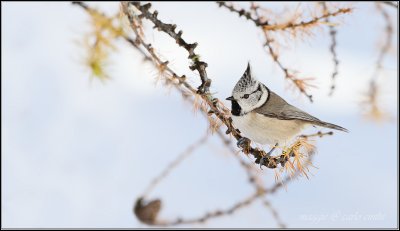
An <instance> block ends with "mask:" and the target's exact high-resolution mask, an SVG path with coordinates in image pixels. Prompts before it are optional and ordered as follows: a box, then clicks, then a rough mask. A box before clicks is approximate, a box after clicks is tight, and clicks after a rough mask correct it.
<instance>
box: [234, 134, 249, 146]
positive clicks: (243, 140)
mask: <svg viewBox="0 0 400 231" xmlns="http://www.w3.org/2000/svg"><path fill="white" fill-rule="evenodd" d="M249 145H250V140H249V139H248V138H246V137H242V138H240V139H239V140H238V142H237V146H238V147H239V148H247V147H249Z"/></svg>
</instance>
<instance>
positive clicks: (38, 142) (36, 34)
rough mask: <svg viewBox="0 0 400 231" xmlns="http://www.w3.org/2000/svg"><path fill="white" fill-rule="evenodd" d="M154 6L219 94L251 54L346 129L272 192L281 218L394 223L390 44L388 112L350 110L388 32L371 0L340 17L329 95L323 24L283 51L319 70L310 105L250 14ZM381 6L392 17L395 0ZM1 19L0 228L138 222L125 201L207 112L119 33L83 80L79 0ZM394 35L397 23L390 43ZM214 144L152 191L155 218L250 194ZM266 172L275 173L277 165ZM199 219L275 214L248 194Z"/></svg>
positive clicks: (268, 79)
mask: <svg viewBox="0 0 400 231" xmlns="http://www.w3.org/2000/svg"><path fill="white" fill-rule="evenodd" d="M279 4H280V3H279ZM91 5H92V6H98V8H99V9H101V10H104V11H106V12H108V13H110V14H112V13H114V12H116V11H117V10H118V8H119V5H118V3H92V4H91ZM153 5H154V8H155V9H157V10H158V11H159V17H160V18H161V19H164V20H165V21H166V22H170V23H172V22H173V23H176V24H177V25H178V28H179V29H182V30H183V31H184V36H185V37H186V38H187V40H188V41H190V42H193V41H197V42H198V43H199V44H200V45H199V47H198V48H197V49H198V53H199V54H201V56H202V59H204V60H205V61H206V62H207V63H208V64H209V67H208V74H209V76H210V77H211V78H212V79H213V87H212V91H213V92H216V96H217V97H219V98H222V99H224V98H226V97H227V96H229V95H230V92H231V89H232V87H233V86H234V84H235V82H236V81H237V79H238V78H239V77H240V76H241V74H242V73H243V71H244V69H245V67H246V64H247V61H248V60H250V61H251V63H252V66H253V71H254V73H255V75H256V77H257V78H258V79H260V80H261V81H262V82H264V83H265V84H266V85H267V86H269V87H270V88H271V89H272V90H274V91H275V92H276V93H278V94H280V95H281V96H282V97H284V98H286V99H287V100H288V101H289V102H290V103H292V104H294V105H296V106H299V107H300V108H303V109H304V110H305V111H308V112H310V113H311V114H313V115H315V116H317V117H319V118H321V119H323V120H326V121H330V122H332V123H336V124H339V125H341V126H343V127H346V128H348V129H349V130H350V131H351V132H350V133H348V134H345V133H340V132H335V135H334V136H329V137H325V138H323V139H318V140H317V147H318V154H317V155H316V157H315V159H314V165H315V166H317V167H318V169H314V170H313V174H314V175H313V176H312V177H311V178H310V179H309V180H307V179H305V178H300V179H299V180H296V181H294V182H292V183H290V184H289V185H288V186H287V189H286V190H285V189H283V190H281V191H279V192H277V193H276V194H274V195H271V196H268V197H267V198H268V199H269V200H270V201H271V202H272V204H273V206H275V207H276V208H277V210H278V211H279V213H280V215H281V218H282V220H283V221H284V222H285V223H286V224H287V225H288V227H292V228H294V227H388V228H389V227H396V226H397V225H398V223H397V219H398V209H397V204H398V197H397V195H398V183H397V180H398V177H397V173H398V168H397V167H398V166H397V164H396V163H397V161H398V154H397V147H398V146H397V142H396V140H397V132H398V131H397V125H398V124H397V120H398V114H397V110H398V101H397V97H396V95H397V91H398V88H397V85H398V78H397V77H396V76H397V71H398V69H397V64H396V63H397V61H398V60H397V58H396V57H398V56H396V52H395V50H393V51H392V53H391V54H390V55H389V57H388V58H387V59H386V61H385V63H384V67H385V72H384V73H385V76H383V77H382V78H381V79H383V80H384V81H382V82H381V86H382V93H383V94H382V101H381V103H382V105H383V106H384V107H385V108H386V110H388V111H389V112H390V113H391V115H392V117H393V118H392V121H391V122H386V123H374V122H369V121H366V120H364V119H363V118H362V117H361V116H360V111H359V101H360V100H361V97H360V95H361V94H362V92H364V91H366V90H367V87H368V81H369V78H370V76H371V75H372V72H373V70H374V63H375V61H376V58H377V53H378V41H379V40H380V39H379V36H382V34H383V29H384V21H383V19H382V17H381V15H380V14H379V13H377V12H376V10H375V9H374V5H373V4H372V3H360V4H358V5H356V9H355V11H354V14H352V15H349V16H345V18H344V20H342V22H343V23H342V24H341V25H340V27H339V33H338V44H339V45H338V48H337V53H338V56H339V59H340V61H341V62H340V70H339V72H340V74H339V76H338V79H337V91H336V92H335V94H334V97H328V96H327V95H328V92H329V84H330V74H331V70H332V61H331V56H330V53H329V41H330V38H329V36H328V35H327V33H326V31H325V32H324V31H323V30H321V31H317V32H316V35H315V36H314V37H312V38H307V39H305V42H296V43H295V44H293V47H291V48H292V49H293V51H292V52H286V54H288V55H286V56H285V57H284V58H285V60H284V62H285V63H286V65H287V66H289V67H293V68H295V69H297V70H301V72H302V74H304V75H305V76H307V75H308V76H315V77H316V78H317V83H318V88H316V89H312V94H313V95H314V99H315V103H313V104H310V103H309V102H308V101H307V100H306V99H304V98H301V97H298V96H297V95H296V94H293V93H292V92H291V91H288V90H287V84H286V82H284V80H283V77H282V73H281V71H280V70H279V69H278V68H277V67H276V65H275V64H274V63H272V62H271V61H270V57H268V55H267V54H266V52H265V51H264V50H263V49H262V47H261V42H262V41H263V38H262V35H261V34H260V32H259V31H258V30H257V28H255V27H254V25H253V24H252V23H251V22H248V21H246V20H245V19H243V18H238V17H237V15H234V14H232V13H230V12H228V11H227V10H225V9H220V8H218V6H217V5H216V4H215V3H178V2H174V3H160V2H157V3H154V4H153ZM265 5H266V6H268V7H271V8H274V7H278V6H277V3H274V4H273V3H272V4H270V5H269V3H265ZM387 11H389V12H390V13H391V16H392V19H393V20H394V21H395V20H396V19H397V12H396V10H395V9H392V8H387ZM1 21H2V28H1V32H2V44H1V47H2V51H1V55H2V61H1V66H2V70H1V76H2V78H1V81H2V85H1V86H2V88H1V92H2V93H1V96H2V99H1V109H2V121H1V125H2V128H1V129H2V130H1V132H2V140H1V141H2V150H1V153H2V154H1V160H2V161H1V173H2V178H1V186H2V187H1V189H2V194H1V216H2V227H3V228H17V227H19V228H27V227H35V228H38V227H42V228H50V227H62V228H70V227H86V228H96V227H97V228H99V227H107V228H132V227H146V226H144V225H142V224H140V223H139V222H138V221H137V220H136V218H135V217H134V215H133V213H132V204H133V203H134V201H135V199H136V198H137V197H138V196H140V195H141V193H142V192H143V190H144V189H145V188H146V186H147V184H148V183H149V181H150V180H151V179H152V178H153V177H154V176H156V175H158V174H159V172H160V171H161V170H162V169H163V168H164V167H165V166H166V165H167V164H168V163H169V162H171V161H172V160H173V159H174V158H175V157H176V156H177V155H178V154H179V153H180V152H182V151H183V150H184V149H185V148H186V146H187V145H189V144H191V143H193V142H195V141H196V140H197V139H199V138H200V137H201V136H203V134H204V133H205V132H206V127H207V124H206V121H205V120H204V119H203V117H202V116H201V115H200V114H199V115H197V116H194V115H193V112H192V109H191V106H189V105H187V104H186V103H184V102H183V101H182V99H181V98H180V96H179V95H178V94H176V93H175V92H174V91H170V92H169V91H168V90H166V89H165V88H164V87H163V86H161V85H155V84H154V78H153V76H154V71H152V70H151V68H150V66H149V65H143V63H142V62H141V57H140V54H139V53H137V52H136V51H135V50H133V49H131V48H129V46H126V45H125V43H124V42H123V41H121V42H120V43H119V44H120V45H119V46H118V51H117V52H116V53H115V54H113V56H112V60H111V62H112V64H111V65H110V73H111V77H112V79H111V80H110V81H108V82H106V83H101V82H100V81H97V80H94V81H90V80H89V73H88V72H87V70H86V69H85V67H83V65H82V61H81V58H82V52H83V50H82V49H81V48H80V47H78V46H77V45H76V43H75V42H74V41H76V40H79V39H81V38H82V36H81V34H82V33H86V32H87V31H88V29H89V24H88V23H87V22H88V16H87V14H86V13H85V12H84V11H83V10H82V9H81V8H79V7H76V6H72V5H71V4H70V3H28V2H19V3H13V2H6V3H2V7H1ZM395 26H396V28H397V23H395ZM149 39H150V40H151V41H152V42H153V43H154V45H155V46H156V47H157V46H158V47H160V51H161V52H162V53H163V54H164V55H165V56H166V57H174V58H173V60H172V64H173V66H175V67H176V68H177V70H178V73H179V72H180V73H182V72H185V73H188V74H189V75H188V79H189V80H190V81H192V82H193V83H195V84H196V85H197V83H198V78H197V76H196V74H195V73H194V72H190V71H188V68H187V66H188V62H189V61H188V60H187V59H186V58H185V56H186V54H185V53H184V52H183V51H181V49H177V48H176V45H175V44H174V42H173V41H171V39H169V38H168V37H166V36H160V35H159V33H155V35H154V36H153V37H151V36H150V37H149ZM381 40H383V38H382V39H381ZM397 40H398V36H397V31H395V35H394V40H393V43H394V44H395V43H396V41H397ZM283 53H285V52H283ZM175 57H176V58H175ZM314 131H315V130H314ZM324 131H327V130H324ZM220 149H221V143H220V142H219V139H218V138H214V139H212V140H211V142H210V144H209V145H206V146H204V147H203V148H201V149H199V150H198V151H196V152H195V153H194V155H193V156H191V157H189V158H188V159H187V160H186V161H185V162H184V163H183V164H182V165H181V166H179V167H178V168H177V169H176V171H175V172H173V173H172V174H171V176H170V177H169V178H168V179H166V180H165V181H164V182H162V183H161V184H160V185H159V187H158V188H157V189H156V190H155V191H154V193H153V194H152V196H154V197H161V198H162V199H163V202H164V209H163V210H162V211H161V214H160V216H161V217H164V218H174V217H176V216H185V217H194V216H196V215H200V214H203V213H204V211H211V210H213V209H215V208H226V207H229V206H230V205H231V204H232V203H234V202H235V201H237V200H239V199H241V198H244V197H246V196H247V195H249V194H250V193H251V192H252V190H253V189H252V188H251V187H250V186H249V185H248V183H247V181H246V175H245V174H244V173H243V170H242V169H241V168H240V167H239V166H238V163H237V161H236V160H234V159H233V158H231V157H230V156H229V155H228V154H226V153H222V152H220V151H218V150H220ZM216 150H217V151H216ZM263 174H264V175H263V177H265V179H266V181H268V182H271V181H273V172H272V171H270V170H264V173H263ZM204 226H205V227H276V222H275V221H274V219H273V218H272V216H271V214H270V212H268V211H267V210H266V209H265V208H264V207H263V206H262V205H261V203H258V202H257V203H255V204H253V205H252V206H250V207H249V208H247V209H243V210H240V211H238V212H237V213H235V214H234V215H233V216H228V217H224V218H220V219H215V220H210V221H209V222H208V223H206V224H205V225H199V226H196V227H204Z"/></svg>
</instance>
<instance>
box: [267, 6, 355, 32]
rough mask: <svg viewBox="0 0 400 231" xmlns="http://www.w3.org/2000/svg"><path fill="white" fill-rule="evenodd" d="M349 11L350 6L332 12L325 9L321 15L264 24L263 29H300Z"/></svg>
mask: <svg viewBox="0 0 400 231" xmlns="http://www.w3.org/2000/svg"><path fill="white" fill-rule="evenodd" d="M350 12H351V9H350V8H339V9H337V10H336V11H334V12H328V11H325V12H324V14H322V15H321V16H318V17H314V18H312V19H310V20H308V21H301V22H299V23H292V22H288V23H284V24H274V25H265V26H263V29H264V30H271V31H277V30H295V29H299V28H300V29H301V28H305V27H310V26H313V25H317V24H319V23H321V21H322V19H328V18H330V17H335V16H338V15H340V14H346V13H350Z"/></svg>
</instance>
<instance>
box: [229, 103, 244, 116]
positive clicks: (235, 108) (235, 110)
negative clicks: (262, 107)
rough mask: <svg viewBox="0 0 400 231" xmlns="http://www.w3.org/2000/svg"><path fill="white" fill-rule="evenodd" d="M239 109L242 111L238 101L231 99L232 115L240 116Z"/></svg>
mask: <svg viewBox="0 0 400 231" xmlns="http://www.w3.org/2000/svg"><path fill="white" fill-rule="evenodd" d="M241 111H242V108H241V107H240V105H239V104H238V102H236V100H232V109H231V112H232V115H234V116H240V112H241Z"/></svg>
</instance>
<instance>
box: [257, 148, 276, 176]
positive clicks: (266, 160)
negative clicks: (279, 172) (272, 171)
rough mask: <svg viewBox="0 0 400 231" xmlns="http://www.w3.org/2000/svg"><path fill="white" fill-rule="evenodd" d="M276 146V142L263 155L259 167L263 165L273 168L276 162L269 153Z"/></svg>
mask: <svg viewBox="0 0 400 231" xmlns="http://www.w3.org/2000/svg"><path fill="white" fill-rule="evenodd" d="M276 147H278V143H277V144H275V146H274V147H273V148H272V149H271V150H270V151H269V152H268V153H267V154H266V155H265V156H263V157H261V159H260V169H261V170H262V166H263V165H265V166H267V167H268V168H275V167H276V162H275V160H273V158H271V154H272V153H273V152H274V150H275V148H276Z"/></svg>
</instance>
